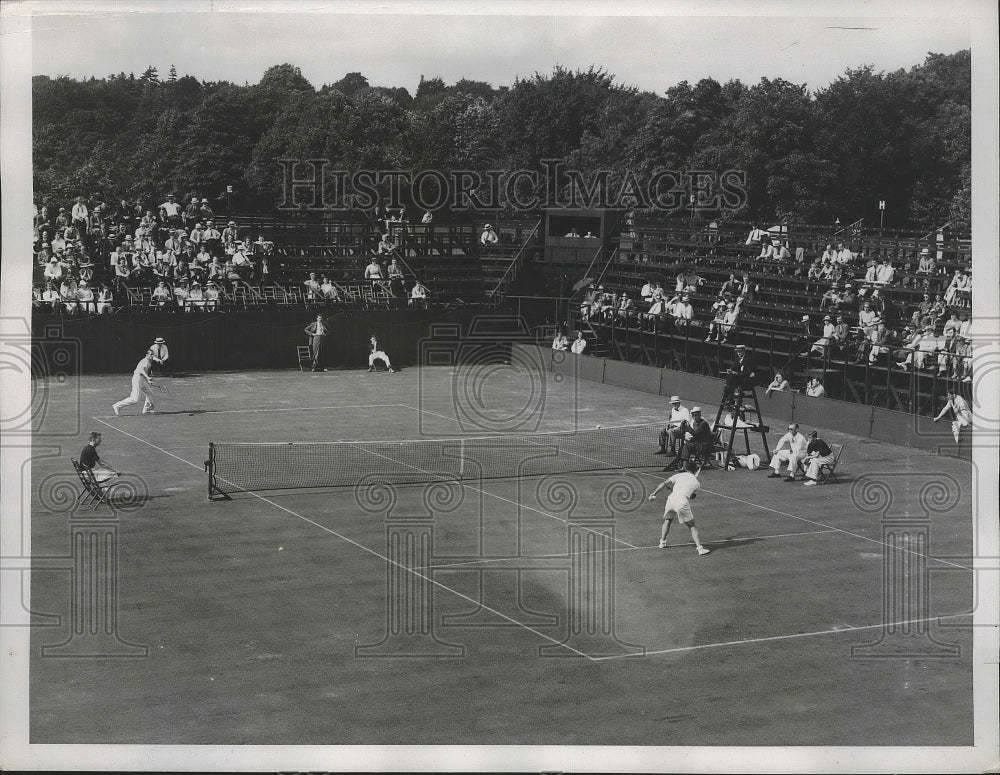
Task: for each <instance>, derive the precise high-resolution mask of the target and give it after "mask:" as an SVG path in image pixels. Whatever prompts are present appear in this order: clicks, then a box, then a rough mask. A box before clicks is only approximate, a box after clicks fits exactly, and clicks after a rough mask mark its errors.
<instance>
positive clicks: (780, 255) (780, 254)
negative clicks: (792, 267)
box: [771, 240, 792, 261]
mask: <svg viewBox="0 0 1000 775" xmlns="http://www.w3.org/2000/svg"><path fill="white" fill-rule="evenodd" d="M771 244H772V247H773V248H774V250H773V251H772V254H773V257H774V260H775V261H791V259H792V251H790V250H789V249H788V243H787V242H781V241H779V240H775V241H774V242H773V243H771Z"/></svg>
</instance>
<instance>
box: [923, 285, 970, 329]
mask: <svg viewBox="0 0 1000 775" xmlns="http://www.w3.org/2000/svg"><path fill="white" fill-rule="evenodd" d="M924 298H927V294H924ZM961 326H962V323H961V322H960V321H959V319H958V313H957V312H952V313H951V317H950V318H949V319H948V320H947V321H945V324H944V330H943V332H942V333H943V335H944V337H945V338H948V337H950V336H952V335H953V334H954V335H958V331H959V329H960V328H961Z"/></svg>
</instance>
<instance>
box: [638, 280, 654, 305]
mask: <svg viewBox="0 0 1000 775" xmlns="http://www.w3.org/2000/svg"><path fill="white" fill-rule="evenodd" d="M652 295H653V281H652V280H650V279H648V278H647V279H646V282H645V283H644V284H643V286H642V290H640V291H639V297H640V299H641V300H642V301H644V302H649V301H650V297H651V296H652Z"/></svg>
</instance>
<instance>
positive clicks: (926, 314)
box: [910, 293, 934, 328]
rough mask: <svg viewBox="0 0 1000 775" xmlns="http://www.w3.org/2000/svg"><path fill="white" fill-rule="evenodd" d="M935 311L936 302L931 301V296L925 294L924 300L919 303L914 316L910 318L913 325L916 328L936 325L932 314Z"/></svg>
mask: <svg viewBox="0 0 1000 775" xmlns="http://www.w3.org/2000/svg"><path fill="white" fill-rule="evenodd" d="M933 309H934V302H932V301H931V295H930V294H929V293H925V294H924V298H923V300H922V301H921V302H920V303H918V304H917V307H916V309H914V310H913V315H912V316H911V318H910V320H911V321H912V322H913V325H914V326H915V327H917V326H919V327H920V328H923V327H924V326H929V325H934V316H933V315H932V314H931V310H933Z"/></svg>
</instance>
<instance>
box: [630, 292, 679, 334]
mask: <svg viewBox="0 0 1000 775" xmlns="http://www.w3.org/2000/svg"><path fill="white" fill-rule="evenodd" d="M675 298H676V297H675ZM670 307H671V304H670V303H668V302H667V301H665V300H664V299H663V297H659V298H657V299H655V300H653V301H651V302H650V304H649V309H648V310H646V312H643V313H641V314H640V315H639V318H640V320H641V322H642V324H643V327H644V328H645V329H646V330H647V331H656V323H657V321H658V320H660V319H661V318H662V317H663V316H664V315H665V314H667V313H668V310H669V309H670Z"/></svg>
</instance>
